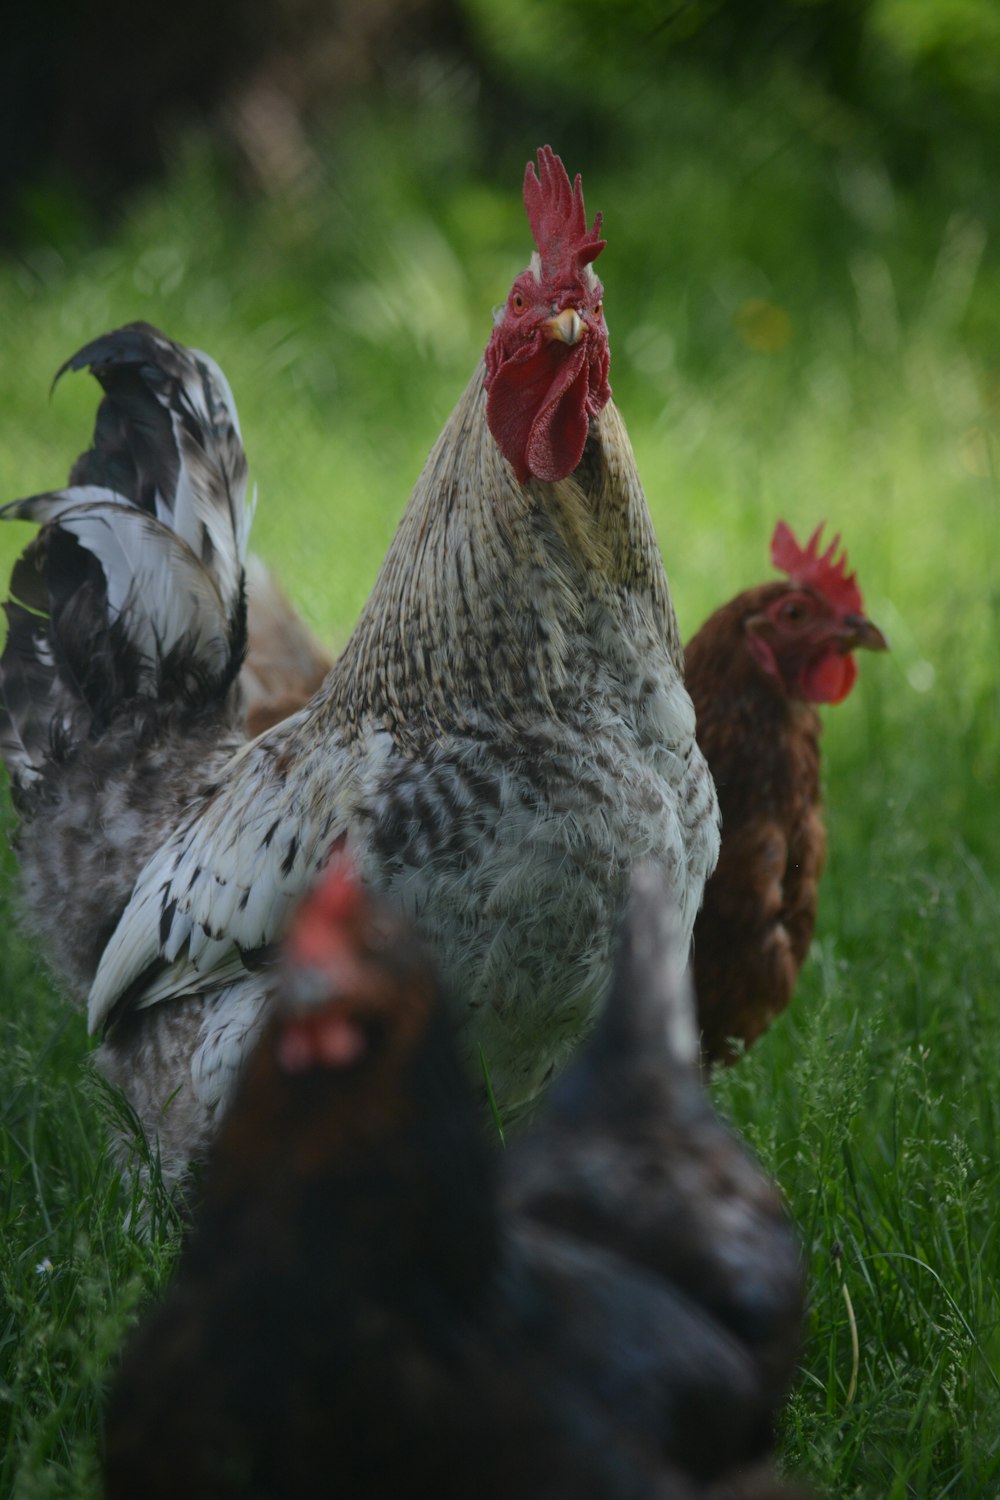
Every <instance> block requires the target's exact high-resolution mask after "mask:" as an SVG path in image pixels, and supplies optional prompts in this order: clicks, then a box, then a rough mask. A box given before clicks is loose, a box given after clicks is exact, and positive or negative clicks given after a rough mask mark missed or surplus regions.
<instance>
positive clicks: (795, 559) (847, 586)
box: [771, 521, 864, 615]
mask: <svg viewBox="0 0 1000 1500" xmlns="http://www.w3.org/2000/svg"><path fill="white" fill-rule="evenodd" d="M825 525H826V522H825V521H820V523H819V525H818V526H817V527H816V530H815V531H814V532H813V534H812V536H811V537H810V538H809V540H808V542H807V543H806V545H805V547H800V546H799V543H798V542H797V541H796V540H795V535H794V533H793V531H792V528H791V527H790V526H789V525H788V523H787V522H786V521H779V522H778V524H777V526H776V527H775V528H774V535H773V536H772V538H771V561H772V562H773V563H774V566H775V567H776V568H780V569H781V571H782V572H783V573H787V574H788V576H789V578H790V579H791V580H792V582H793V583H798V584H802V585H803V586H804V587H806V588H813V589H817V590H818V591H819V593H821V594H823V595H824V597H825V598H826V599H828V600H829V602H830V603H831V604H832V605H833V607H834V608H835V609H837V610H839V611H840V613H841V614H845V615H860V614H863V613H864V605H863V604H862V602H861V590H860V589H859V588H858V584H857V579H856V576H855V574H853V573H848V571H847V553H846V552H842V553H841V554H840V557H839V558H838V557H836V556H835V554H836V551H837V548H838V547H839V546H840V533H839V532H838V533H837V535H836V536H835V537H834V539H833V541H832V542H831V543H830V545H829V547H827V549H826V551H825V552H821V551H820V550H819V539H820V536H821V535H822V532H823V527H824V526H825Z"/></svg>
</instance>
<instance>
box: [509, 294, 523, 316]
mask: <svg viewBox="0 0 1000 1500" xmlns="http://www.w3.org/2000/svg"><path fill="white" fill-rule="evenodd" d="M511 306H512V307H513V309H514V311H515V312H516V313H523V312H524V298H523V297H522V296H521V293H520V292H515V293H514V296H513V298H512V300H511Z"/></svg>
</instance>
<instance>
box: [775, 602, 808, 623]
mask: <svg viewBox="0 0 1000 1500" xmlns="http://www.w3.org/2000/svg"><path fill="white" fill-rule="evenodd" d="M804 614H805V610H804V609H803V608H802V606H801V604H783V605H782V606H781V618H782V619H783V620H801V619H802V617H803V615H804Z"/></svg>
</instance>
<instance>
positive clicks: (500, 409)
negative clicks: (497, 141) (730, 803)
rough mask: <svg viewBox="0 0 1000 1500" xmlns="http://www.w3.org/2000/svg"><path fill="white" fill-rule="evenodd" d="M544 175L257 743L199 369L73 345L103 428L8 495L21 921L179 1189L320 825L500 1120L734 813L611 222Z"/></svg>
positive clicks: (239, 475) (214, 406) (238, 582)
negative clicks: (612, 307)
mask: <svg viewBox="0 0 1000 1500" xmlns="http://www.w3.org/2000/svg"><path fill="white" fill-rule="evenodd" d="M538 162H539V172H538V173H537V174H536V172H535V169H534V166H533V165H531V164H529V166H528V168H527V170H526V173H525V178H524V201H525V207H526V209H527V213H528V218H529V222H530V224H531V229H532V233H533V235H534V238H535V241H536V246H537V249H536V250H535V252H534V254H533V255H532V257H531V263H530V265H529V266H528V268H527V269H526V270H525V271H523V272H522V273H521V274H520V275H519V276H518V277H517V278H516V280H515V281H514V284H513V286H512V288H511V291H510V294H509V296H508V298H507V301H506V303H505V304H504V306H503V307H502V308H501V309H500V310H499V311H498V313H497V315H496V319H495V323H494V327H493V331H492V334H491V336H490V339H489V344H488V346H487V349H486V353H485V358H484V361H483V362H482V363H481V364H480V366H479V367H478V369H477V370H476V372H475V374H474V375H473V377H472V380H471V381H470V383H469V386H468V388H467V390H466V391H465V393H464V395H463V396H462V397H461V399H460V400H459V403H458V405H457V407H456V408H455V411H454V413H453V414H452V416H451V417H450V418H449V420H448V422H447V423H446V425H445V428H444V431H443V432H442V434H441V436H440V438H439V439H438V442H437V444H436V445H435V447H434V450H433V452H432V453H431V455H430V458H429V459H428V461H427V464H426V466H425V468H424V471H423V473H422V474H421V476H420V478H419V480H418V482H417V485H416V488H415V490H414V492H413V495H412V497H411V499H410V503H409V505H408V507H407V509H406V511H405V513H404V516H403V518H402V521H401V523H400V526H399V529H398V531H397V533H396V536H395V538H394V540H393V542H392V545H391V546H390V549H389V552H388V555H387V556H386V559H385V561H384V563H383V565H382V568H381V570H380V573H379V575H378V578H377V579H376V582H375V585H374V588H373V590H372V593H371V595H370V597H369V599H368V602H367V604H366V605H365V608H364V610H363V611H362V614H361V618H360V619H359V621H358V624H357V626H356V627H355V630H354V633H353V634H352V636H351V638H350V640H349V641H348V643H347V646H346V647H345V649H344V651H343V653H342V654H341V656H340V658H339V660H338V661H337V663H336V664H335V666H334V668H333V670H332V672H331V673H330V674H329V675H328V676H327V678H326V680H325V683H324V685H323V687H322V688H321V690H320V692H319V693H318V694H317V695H316V696H315V697H314V698H312V699H311V700H310V702H309V703H308V704H307V705H306V706H305V707H304V708H303V709H302V710H301V711H300V712H298V713H296V714H294V715H293V716H292V717H291V718H288V719H285V720H283V722H281V723H280V724H278V725H277V726H276V727H275V728H273V729H271V730H269V731H268V732H267V733H265V734H264V735H263V736H261V737H259V738H258V739H256V740H251V741H250V742H249V743H245V725H244V717H243V707H242V703H241V697H240V689H239V684H238V676H239V672H240V667H241V665H242V662H243V657H244V652H245V648H246V615H245V593H244V577H243V561H244V556H245V547H246V536H247V530H248V526H249V509H248V506H247V503H246V463H245V459H244V454H243V449H242V445H241V441H240V433H239V424H238V421H237V416H236V410H235V407H234V405H233V400H232V396H231V393H230V391H229V388H228V385H227V384H226V381H225V379H224V377H223V375H222V373H221V371H220V370H219V369H218V367H217V366H216V365H215V364H213V362H212V361H211V360H210V359H208V358H207V357H206V356H204V355H201V354H198V353H196V352H193V351H189V350H186V349H183V348H181V347H180V346H179V345H177V344H174V343H172V342H171V341H170V340H169V339H167V338H165V337H164V336H163V335H162V334H160V333H157V332H156V330H154V329H152V328H150V327H148V326H146V325H138V324H137V325H132V326H130V327H128V328H124V329H120V330H118V331H117V332H116V333H112V334H108V335H106V336H105V337H103V338H100V339H97V340H96V341H95V342H94V343H92V344H89V345H87V347H86V348H84V349H82V350H81V351H80V352H79V353H78V354H77V355H75V356H74V358H73V359H72V360H71V361H70V362H69V364H70V367H71V368H73V369H77V370H79V369H83V368H89V369H91V370H92V371H93V373H94V375H95V376H96V377H97V379H98V380H99V381H100V382H101V384H102V386H103V387H104V392H105V395H104V400H103V401H102V403H101V406H100V408H99V410H98V416H97V426H96V429H95V434H94V440H93V446H92V448H91V449H90V450H89V451H88V452H87V453H86V454H84V455H83V457H82V458H81V459H80V460H79V461H78V462H77V464H76V466H75V467H74V469H73V472H72V474H71V476H70V486H69V488H67V489H65V490H60V491H56V492H53V493H49V494H44V495H36V496H34V497H32V498H30V499H28V500H23V501H19V502H17V503H15V504H13V505H11V506H8V507H6V508H5V510H4V512H3V514H4V515H6V516H7V517H11V518H19V519H30V520H35V521H37V522H40V523H41V525H42V530H41V531H40V533H39V535H38V537H37V538H36V539H35V540H34V541H33V542H32V543H31V544H30V546H29V547H28V549H27V550H26V552H25V554H24V555H23V557H22V558H21V560H20V561H19V562H18V563H17V565H16V567H15V569H14V573H13V577H12V581H11V592H12V596H13V597H12V600H11V602H9V603H8V605H7V614H8V619H9V622H10V631H9V636H8V641H7V646H6V649H5V651H4V654H3V658H2V660H0V696H2V703H3V713H2V716H0V752H2V754H3V756H4V759H5V760H6V763H7V765H8V768H9V770H10V774H11V780H12V782H13V787H14V796H15V800H16V804H17V808H18V811H19V813H20V817H21V826H20V829H19V831H18V835H17V842H18V851H19V856H20V861H21V868H22V881H23V897H24V900H23V907H24V910H25V913H26V915H27V917H28V919H29V920H30V922H31V924H32V926H33V927H34V930H35V932H36V934H37V935H38V938H39V941H40V943H41V945H42V947H43V949H44V951H45V953H46V956H47V957H48V958H49V959H50V960H51V962H52V963H53V965H54V966H55V967H56V968H57V969H58V971H59V972H60V974H61V975H62V976H63V977H64V979H65V980H66V981H67V982H68V983H69V985H70V986H71V987H72V988H73V989H74V990H75V991H76V993H77V994H78V995H80V996H81V997H82V996H83V995H87V993H88V991H89V999H88V1009H89V1020H90V1026H91V1029H92V1030H94V1031H98V1032H100V1033H101V1034H102V1037H103V1045H102V1047H101V1049H100V1051H99V1053H98V1062H99V1066H100V1067H101V1068H102V1070H103V1071H104V1073H105V1074H106V1075H107V1076H108V1077H109V1078H110V1079H111V1080H112V1081H113V1082H114V1083H116V1084H118V1085H119V1086H120V1087H121V1088H122V1089H123V1090H124V1092H125V1094H126V1096H127V1097H128V1099H129V1101H130V1103H131V1105H132V1107H133V1109H134V1111H135V1113H136V1115H137V1117H138V1118H139V1120H140V1121H141V1122H142V1125H143V1128H144V1130H145V1131H146V1134H147V1135H148V1137H149V1138H150V1140H153V1139H154V1138H155V1139H156V1140H157V1141H158V1147H159V1151H160V1156H161V1160H162V1162H163V1165H164V1170H165V1172H166V1173H167V1176H168V1177H170V1176H173V1175H176V1174H178V1173H180V1172H182V1171H183V1168H184V1165H185V1164H186V1162H187V1161H188V1160H189V1159H190V1158H192V1157H198V1156H200V1155H201V1153H202V1152H203V1151H204V1149H205V1147H206V1145H207V1142H208V1140H209V1139H210V1137H211V1135H212V1133H213V1131H214V1129H215V1125H216V1121H217V1117H218V1115H219V1113H220V1112H221V1111H222V1110H223V1109H224V1108H225V1105H226V1102H227V1100H228V1099H229V1097H230V1094H231V1091H232V1088H233V1086H234V1083H235V1080H236V1077H237V1076H238V1073H239V1069H240V1066H241V1064H242V1060H243V1058H244V1056H245V1054H246V1052H247V1051H248V1049H249V1047H250V1046H251V1045H252V1042H253V1039H254V1037H255V1035H256V1032H257V1031H258V1029H259V1026H260V1024H261V1020H262V1016H263V1012H264V1009H265V1007H266V1003H267V1001H268V998H269V996H270V995H271V994H272V993H273V988H274V982H275V981H274V972H273V958H274V944H275V942H276V941H277V939H278V938H279V937H280V935H281V932H282V929H283V926H284V922H285V919H286V917H287V915H288V913H289V911H290V909H291V907H292V905H293V903H294V902H295V900H296V898H297V897H298V896H299V895H300V894H301V892H302V891H303V890H304V889H305V888H306V887H307V886H308V884H309V882H310V881H311V879H312V877H313V875H314V873H315V871H316V870H317V869H318V868H319V866H320V865H321V864H323V863H324V861H325V860H326V859H327V857H328V855H329V852H330V849H331V847H332V846H333V845H334V844H335V843H337V844H345V843H346V846H347V848H348V849H349V851H350V853H351V855H352V857H353V859H354V862H355V864H356V867H357V868H358V870H359V872H360V874H361V876H362V878H363V879H364V880H365V881H366V882H367V883H368V884H370V885H371V886H372V887H374V888H376V889H381V890H383V891H385V892H387V893H390V894H392V895H393V897H394V898H395V899H396V900H397V901H398V902H399V903H400V905H401V906H402V907H403V909H404V910H406V911H408V912H409V913H410V914H411V915H413V916H415V917H416V918H417V919H418V920H419V923H420V926H421V928H422V930H423V932H424V933H425V935H426V936H427V937H428V938H429V939H430V940H432V941H433V942H434V943H435V945H436V948H437V951H439V952H440V954H441V955H442V960H441V961H442V963H443V964H444V966H445V970H446V978H448V979H449V980H450V981H452V988H453V989H454V991H455V993H456V994H458V995H459V996H460V999H461V1002H462V1004H463V1007H464V1010H463V1015H464V1017H465V1018H466V1019H467V1020H468V1021H469V1023H470V1024H469V1025H468V1026H467V1027H466V1028H465V1031H464V1044H465V1047H466V1051H467V1052H468V1053H469V1054H470V1055H471V1057H472V1058H473V1059H474V1060H475V1063H476V1066H477V1067H478V1058H479V1051H480V1049H482V1051H483V1052H484V1053H485V1057H486V1059H487V1062H488V1066H489V1070H490V1074H491V1078H492V1083H493V1087H494V1090H495V1092H496V1095H497V1097H498V1100H499V1102H500V1106H501V1108H502V1109H503V1111H504V1113H505V1114H506V1115H507V1116H508V1118H510V1117H513V1116H515V1115H516V1114H517V1113H518V1112H519V1111H522V1110H525V1109H527V1108H528V1107H529V1106H530V1105H531V1103H532V1101H533V1100H534V1099H535V1098H536V1097H537V1096H538V1094H539V1092H540V1091H541V1090H542V1088H543V1087H544V1086H545V1084H546V1083H547V1081H548V1080H549V1079H550V1078H551V1077H552V1076H554V1074H555V1073H557V1072H558V1071H559V1070H560V1069H561V1068H562V1067H563V1066H564V1064H565V1063H566V1061H567V1060H568V1058H569V1056H570V1055H571V1053H572V1051H573V1049H574V1046H575V1044H576V1043H577V1042H578V1041H579V1039H580V1037H581V1036H582V1035H583V1034H585V1033H586V1031H587V1030H588V1029H589V1027H590V1025H591V1023H592V1021H593V1019H594V1016H595V1014H596V1010H597V1007H598V1005H599V1003H600V999H601V996H602V994H603V993H604V990H605V988H606V984H607V978H608V973H609V969H610V955H611V944H612V937H613V934H614V931H615V928H616V925H617V923H618V920H619V918H620V916H621V912H622V909H623V906H624V902H625V896H626V891H627V887H628V878H629V872H630V870H631V869H632V867H633V866H634V865H635V864H636V863H637V862H640V861H645V860H653V861H656V862H658V863H660V864H662V865H663V866H664V867H665V868H666V870H667V871H668V873H669V876H670V882H671V887H672V889H673V892H674V895H675V898H676V900H677V903H678V906H679V909H680V911H681V921H682V925H683V927H684V930H685V932H686V933H687V934H690V930H691V928H692V926H693V923H694V916H695V912H696V910H697V908H698V905H699V902H700V900H701V893H702V888H703V884H704V881H705V878H706V876H707V874H708V872H709V870H710V869H711V868H712V865H713V864H714V861H715V858H716V854H717V850H718V827H717V804H716V799H715V791H714V788H713V785H712V780H711V777H710V775H709V774H708V770H707V768H706V766H705V762H704V759H703V757H702V755H701V752H700V751H699V749H698V747H697V744H696V742H695V737H694V710H693V708H692V706H691V700H690V698H689V697H688V695H687V693H686V691H685V689H684V685H683V681H682V657H683V649H682V646H681V643H680V638H679V634H678V631H677V626H676V620H675V617H674V611H673V606H672V603H671V598H670V591H669V587H668V584H667V578H666V574H665V573H664V570H663V564H662V560H661V558H660V553H659V549H658V547H657V543H656V538H655V535H654V532H653V527H652V523H651V521H650V517H649V513H648V510H647V507H646V501H645V498H644V496H643V492H642V487H641V485H640V482H639V476H638V474H637V472H636V468H635V462H634V459H633V456H632V452H631V448H630V445H629V441H628V437H627V435H626V432H625V429H624V426H623V424H622V421H621V418H620V417H619V415H618V413H617V411H616V410H615V407H614V404H613V402H612V401H611V390H610V387H609V385H608V381H607V376H608V364H609V358H610V356H609V348H608V334H607V328H606V326H605V322H604V315H603V292H602V288H601V284H600V282H599V281H598V279H597V277H596V275H595V274H594V269H593V262H594V260H595V259H596V258H597V256H598V255H599V254H600V252H601V251H602V249H603V248H604V244H605V242H604V240H603V239H601V238H600V234H599V227H600V218H599V216H598V218H597V219H596V220H595V222H594V224H593V226H592V227H590V228H588V227H587V217H586V212H585V209H584V203H583V193H582V190H581V187H580V180H579V178H577V179H576V182H575V184H571V183H570V181H569V179H568V177H567V175H566V172H565V171H564V169H563V166H562V163H561V162H560V160H559V158H558V157H557V156H555V155H554V154H553V153H552V151H551V150H550V149H549V148H548V147H545V148H544V149H543V150H541V151H540V152H539V155H538Z"/></svg>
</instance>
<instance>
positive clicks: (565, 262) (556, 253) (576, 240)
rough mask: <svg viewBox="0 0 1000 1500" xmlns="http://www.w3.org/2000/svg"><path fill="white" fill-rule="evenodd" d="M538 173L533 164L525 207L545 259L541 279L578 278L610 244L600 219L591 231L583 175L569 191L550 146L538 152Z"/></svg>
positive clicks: (529, 169)
mask: <svg viewBox="0 0 1000 1500" xmlns="http://www.w3.org/2000/svg"><path fill="white" fill-rule="evenodd" d="M538 170H539V174H540V175H539V176H537V177H536V175H535V165H534V162H530V161H529V163H528V165H527V166H526V167H525V169H524V207H525V210H526V211H527V215H528V223H529V224H530V225H531V232H532V234H533V235H534V237H535V244H536V245H537V246H538V253H539V255H540V256H541V258H542V275H543V277H544V278H545V279H546V280H564V279H566V278H568V277H573V276H578V275H579V274H580V272H581V271H582V270H583V268H584V266H588V265H589V264H590V262H591V261H593V260H596V259H597V257H598V256H599V255H600V253H601V251H602V250H603V249H604V247H605V245H606V244H607V243H608V242H607V240H602V239H601V215H600V214H598V215H597V217H596V219H595V220H594V227H593V229H590V230H588V228H587V211H586V209H585V208H584V206H583V188H582V187H581V185H580V174H579V172H578V173H577V174H576V181H575V182H574V184H573V186H572V187H570V183H569V177H568V176H567V175H566V168H565V167H564V166H563V164H562V161H561V160H560V158H559V157H558V156H556V154H555V152H554V151H553V149H552V147H551V146H541V147H540V148H539V151H538Z"/></svg>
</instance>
